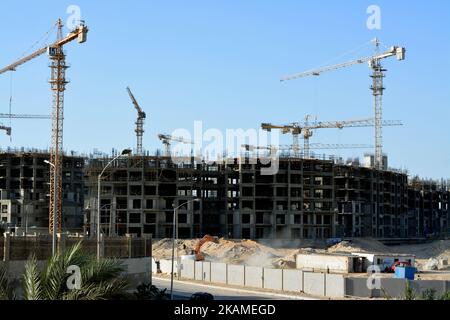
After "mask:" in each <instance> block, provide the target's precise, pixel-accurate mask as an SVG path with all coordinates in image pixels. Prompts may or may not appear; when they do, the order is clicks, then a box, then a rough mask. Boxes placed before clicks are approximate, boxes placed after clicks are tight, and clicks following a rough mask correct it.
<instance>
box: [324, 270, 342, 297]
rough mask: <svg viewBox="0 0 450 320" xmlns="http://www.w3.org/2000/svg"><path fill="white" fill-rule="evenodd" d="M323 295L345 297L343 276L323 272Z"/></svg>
mask: <svg viewBox="0 0 450 320" xmlns="http://www.w3.org/2000/svg"><path fill="white" fill-rule="evenodd" d="M325 295H326V296H327V297H332V298H344V297H345V278H344V276H343V275H340V274H325Z"/></svg>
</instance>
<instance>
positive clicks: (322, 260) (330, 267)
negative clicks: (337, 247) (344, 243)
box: [296, 254, 352, 273]
mask: <svg viewBox="0 0 450 320" xmlns="http://www.w3.org/2000/svg"><path fill="white" fill-rule="evenodd" d="M351 262H352V257H347V256H338V255H336V256H335V255H321V254H297V257H296V265H297V269H304V270H311V271H329V272H333V273H347V272H351V271H352V267H351V266H352V264H351Z"/></svg>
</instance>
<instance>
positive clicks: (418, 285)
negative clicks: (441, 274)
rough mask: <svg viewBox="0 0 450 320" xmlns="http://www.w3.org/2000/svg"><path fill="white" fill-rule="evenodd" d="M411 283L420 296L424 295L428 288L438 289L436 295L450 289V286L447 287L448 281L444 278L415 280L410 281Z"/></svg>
mask: <svg viewBox="0 0 450 320" xmlns="http://www.w3.org/2000/svg"><path fill="white" fill-rule="evenodd" d="M410 285H411V288H412V289H413V290H414V291H415V292H416V294H417V295H418V296H422V293H423V292H424V291H425V290H427V289H434V290H436V296H441V295H442V294H444V292H445V291H446V290H450V288H449V287H446V282H445V281H442V280H415V281H410Z"/></svg>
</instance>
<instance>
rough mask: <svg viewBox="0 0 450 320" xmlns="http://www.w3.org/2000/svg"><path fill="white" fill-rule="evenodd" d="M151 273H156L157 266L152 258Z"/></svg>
mask: <svg viewBox="0 0 450 320" xmlns="http://www.w3.org/2000/svg"><path fill="white" fill-rule="evenodd" d="M152 273H158V265H157V264H156V260H155V258H152Z"/></svg>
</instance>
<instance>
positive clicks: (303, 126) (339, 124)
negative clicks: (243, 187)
mask: <svg viewBox="0 0 450 320" xmlns="http://www.w3.org/2000/svg"><path fill="white" fill-rule="evenodd" d="M310 118H311V116H310V115H307V116H306V117H305V121H304V122H302V123H299V122H294V123H292V124H288V125H281V126H279V125H272V124H270V123H263V124H261V128H262V129H263V130H266V131H271V130H272V129H281V130H282V131H281V132H282V133H283V134H287V133H291V134H292V135H293V144H292V150H293V151H294V156H295V157H298V156H299V147H298V146H299V142H298V138H299V134H302V136H303V142H304V146H303V154H304V157H305V158H309V156H310V149H311V146H310V143H309V139H310V138H311V137H312V135H313V131H314V130H316V129H327V128H336V129H343V128H352V127H353V128H355V127H373V126H374V125H375V121H374V119H364V120H344V121H325V122H318V121H317V120H316V121H314V122H309V119H310ZM381 125H382V126H400V125H402V124H401V122H400V121H394V120H387V121H382V123H381Z"/></svg>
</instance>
